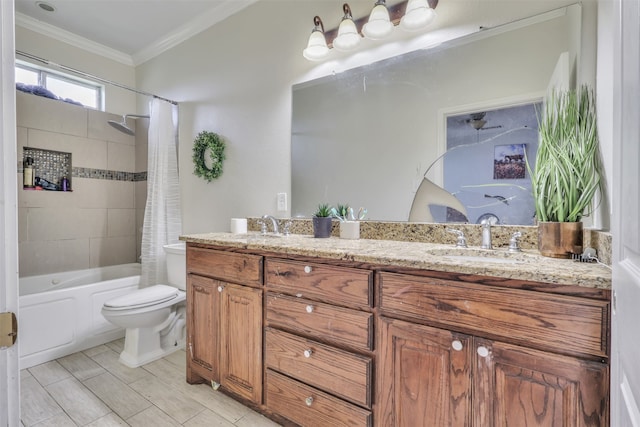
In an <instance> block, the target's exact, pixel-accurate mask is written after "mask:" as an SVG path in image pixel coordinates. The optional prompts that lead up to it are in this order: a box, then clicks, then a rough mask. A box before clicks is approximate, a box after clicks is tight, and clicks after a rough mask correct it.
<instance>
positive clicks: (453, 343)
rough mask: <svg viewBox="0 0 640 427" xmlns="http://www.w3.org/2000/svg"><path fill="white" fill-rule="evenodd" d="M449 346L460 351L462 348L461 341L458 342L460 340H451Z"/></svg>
mask: <svg viewBox="0 0 640 427" xmlns="http://www.w3.org/2000/svg"><path fill="white" fill-rule="evenodd" d="M451 347H452V348H453V349H454V350H455V351H460V350H462V342H460V340H453V342H452V343H451Z"/></svg>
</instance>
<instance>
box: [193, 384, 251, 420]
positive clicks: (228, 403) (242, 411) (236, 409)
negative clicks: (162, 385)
mask: <svg viewBox="0 0 640 427" xmlns="http://www.w3.org/2000/svg"><path fill="white" fill-rule="evenodd" d="M183 387H185V388H186V390H188V391H186V392H185V393H188V396H189V397H191V398H192V399H193V400H195V401H197V402H199V403H200V404H201V405H202V406H204V407H205V408H207V409H210V410H211V411H213V412H215V413H216V414H218V415H220V416H222V417H224V418H225V419H227V420H229V421H231V422H232V423H235V422H237V421H238V420H240V419H241V418H242V417H244V416H245V415H247V413H249V411H250V409H249V408H247V407H246V406H244V405H243V404H242V403H240V402H238V401H237V400H233V399H232V398H230V397H229V396H227V395H226V394H224V393H220V392H219V391H214V390H213V389H212V388H211V386H210V385H207V384H193V385H192V384H187V383H185V385H184V386H183ZM181 390H182V388H181Z"/></svg>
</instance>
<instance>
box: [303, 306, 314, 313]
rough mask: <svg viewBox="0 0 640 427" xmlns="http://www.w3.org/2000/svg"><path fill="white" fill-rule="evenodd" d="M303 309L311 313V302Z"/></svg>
mask: <svg viewBox="0 0 640 427" xmlns="http://www.w3.org/2000/svg"><path fill="white" fill-rule="evenodd" d="M305 310H307V313H313V306H312V305H311V304H309V305H308V306H307V307H306V308H305Z"/></svg>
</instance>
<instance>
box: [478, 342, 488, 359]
mask: <svg viewBox="0 0 640 427" xmlns="http://www.w3.org/2000/svg"><path fill="white" fill-rule="evenodd" d="M477 351H478V356H480V357H487V356H488V355H489V349H487V347H485V346H483V345H481V346H480V347H478V350H477Z"/></svg>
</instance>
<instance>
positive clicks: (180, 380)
mask: <svg viewBox="0 0 640 427" xmlns="http://www.w3.org/2000/svg"><path fill="white" fill-rule="evenodd" d="M144 369H146V370H147V371H149V372H150V373H152V374H153V375H155V376H156V377H157V378H158V379H160V381H162V382H164V383H166V384H167V385H169V386H170V387H171V388H172V389H174V390H179V391H181V392H183V393H184V394H186V395H187V396H189V397H191V398H192V399H193V400H195V401H197V402H199V403H200V404H201V405H203V406H205V407H206V408H208V409H210V410H212V411H213V412H215V413H217V414H219V415H221V416H222V417H224V418H225V419H227V420H228V421H230V422H232V423H234V422H236V421H238V420H239V419H240V418H242V417H244V416H245V415H246V414H247V412H248V411H249V408H247V407H246V406H244V405H242V404H241V403H239V402H237V401H235V400H233V399H232V398H230V397H228V396H227V395H224V394H222V393H219V392H216V391H214V390H213V389H212V388H211V386H210V385H208V384H193V385H192V384H189V383H187V381H186V373H185V372H186V370H185V369H180V368H178V367H176V366H175V365H173V364H172V363H170V362H168V361H166V360H164V359H160V360H156V361H154V362H151V363H148V364H146V365H144Z"/></svg>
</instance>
